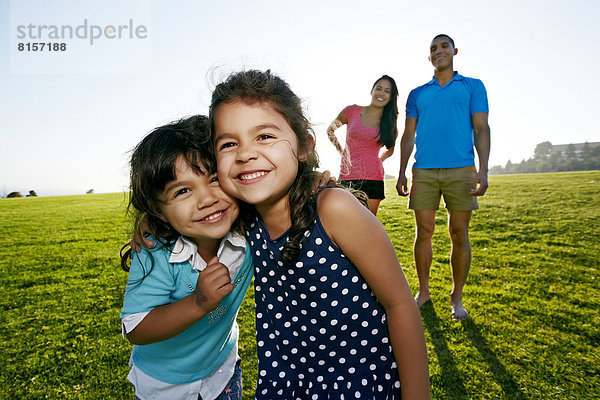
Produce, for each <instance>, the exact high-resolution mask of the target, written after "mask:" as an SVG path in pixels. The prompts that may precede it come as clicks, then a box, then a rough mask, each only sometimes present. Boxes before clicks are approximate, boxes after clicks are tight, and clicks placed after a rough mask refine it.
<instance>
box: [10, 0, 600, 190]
mask: <svg viewBox="0 0 600 400" xmlns="http://www.w3.org/2000/svg"><path fill="white" fill-rule="evenodd" d="M16 2H17V0H13V1H10V2H9V1H2V2H0V23H1V26H2V29H1V30H0V49H1V51H2V53H3V57H2V58H1V59H0V121H1V123H0V138H1V145H0V195H5V194H7V193H8V192H11V191H21V192H22V193H26V192H27V191H29V190H31V189H33V190H35V191H36V192H37V193H38V194H39V195H57V194H78V193H85V191H87V190H89V189H94V191H95V192H96V193H103V192H120V191H123V190H125V189H126V187H127V184H128V169H127V161H128V156H129V155H128V151H129V150H130V149H131V148H132V147H133V146H134V145H135V144H136V143H137V142H138V141H139V140H140V139H141V138H142V137H143V136H144V135H145V134H146V133H148V132H149V131H150V130H151V129H152V128H154V127H156V126H159V125H161V124H164V123H167V122H169V121H172V120H175V119H178V118H180V117H183V116H187V115H192V114H197V113H203V114H205V113H207V110H208V103H209V101H210V92H211V89H212V88H213V87H214V84H215V83H216V82H218V81H219V80H220V79H221V78H223V77H225V76H226V75H227V74H228V73H229V72H231V71H236V70H239V69H241V68H259V69H266V68H270V69H271V70H273V71H274V72H276V73H278V74H279V75H281V76H282V77H283V78H284V79H286V80H287V81H288V82H289V83H290V85H291V87H292V89H293V90H294V91H295V92H296V93H297V94H298V95H300V96H301V97H302V98H303V99H304V100H305V107H306V110H307V113H308V115H309V117H310V119H311V121H312V122H313V123H314V127H315V132H316V134H317V150H318V152H319V156H320V159H321V168H322V169H329V170H331V171H332V172H333V173H334V174H337V172H338V170H339V156H338V155H337V153H336V152H335V150H334V148H333V146H332V145H331V144H330V143H329V141H328V139H327V136H326V134H325V129H326V127H327V125H328V124H329V122H331V120H333V118H334V117H335V116H336V115H337V114H338V113H339V112H340V111H341V110H342V109H343V108H344V107H345V106H346V105H348V104H359V105H368V104H369V101H370V96H369V91H370V89H371V85H372V84H373V82H374V81H375V80H376V79H377V78H378V77H379V76H381V75H382V74H388V75H391V76H392V77H394V78H395V79H396V82H397V83H398V87H399V91H400V96H399V100H398V101H399V108H400V115H399V119H398V125H399V129H400V132H402V129H403V127H404V105H405V102H406V97H407V96H408V93H409V92H410V90H411V89H413V88H415V87H417V86H419V85H422V84H424V83H425V82H427V81H429V80H430V79H431V76H432V74H433V67H432V66H431V64H430V63H429V61H428V60H427V56H428V47H429V43H430V42H431V39H432V38H433V36H435V35H436V34H438V33H447V34H449V35H450V36H452V37H453V38H454V40H455V42H456V47H457V48H458V51H459V52H458V55H457V56H456V57H455V59H454V66H455V69H456V70H457V71H459V72H460V73H461V74H463V75H466V76H471V77H476V78H480V79H481V80H482V81H483V82H484V84H485V86H486V88H487V92H488V98H489V104H490V116H489V121H490V127H491V132H492V153H491V157H490V167H491V166H493V165H504V164H506V162H507V161H508V160H509V159H510V160H511V161H513V162H519V161H521V160H522V159H524V158H525V159H526V158H529V157H530V156H531V155H532V154H533V150H534V148H535V146H536V144H537V143H540V142H543V141H550V142H552V143H553V144H563V143H578V142H585V141H588V142H593V141H600V122H599V120H600V119H599V118H598V116H597V114H598V112H599V110H600V100H599V98H600V96H599V95H598V93H600V83H599V82H600V81H599V80H598V78H597V77H596V76H595V73H594V71H595V70H597V68H598V65H600V51H599V49H600V45H599V44H598V39H599V37H600V24H599V23H598V22H597V17H598V15H600V2H598V1H595V0H589V1H584V0H574V1H571V2H565V1H555V0H543V1H542V0H540V1H537V0H536V1H527V0H520V1H514V0H508V1H486V0H478V1H471V0H469V1H460V0H459V1H455V2H449V1H421V2H414V1H411V2H408V1H398V0H389V1H388V0H383V1H378V2H371V3H368V4H367V2H364V1H352V0H346V1H322V0H321V1H319V0H305V1H301V2H300V1H295V2H291V1H281V0H280V1H275V0H264V1H261V0H254V1H222V2H216V1H210V2H208V1H184V0H175V1H169V2H164V1H150V0H138V1H137V2H136V3H135V4H134V5H133V7H137V8H138V9H125V8H123V7H125V6H122V5H120V3H119V2H115V1H112V3H111V2H101V1H87V2H80V1H76V0H72V1H68V0H61V1H45V2H44V1H40V0H21V1H19V2H18V3H19V4H18V7H17V6H16V5H15V3H16ZM124 3H126V2H123V4H124ZM110 4H112V8H110V9H108V10H107V9H106V7H108V6H107V5H110ZM132 4H133V3H132ZM103 6H104V7H105V8H104V9H103ZM16 8H18V10H17V11H18V12H15V9H16ZM29 13H30V14H29ZM24 15H25V16H26V17H27V18H30V20H29V22H31V23H36V24H46V25H49V24H53V23H54V24H63V23H65V22H64V21H67V22H68V23H75V22H77V23H81V22H82V21H83V19H84V18H86V19H88V20H89V21H90V23H93V22H94V21H100V22H102V24H108V23H115V24H117V23H121V22H127V21H129V19H131V18H133V19H134V20H135V21H138V22H139V21H142V22H144V23H145V25H146V26H147V28H148V34H147V37H146V38H145V39H144V40H143V41H142V40H138V41H137V42H135V43H137V44H138V45H139V47H138V48H136V50H135V51H139V52H140V55H139V56H137V55H136V57H133V58H131V57H130V59H129V61H123V60H126V59H127V56H128V55H131V54H127V51H126V50H123V49H121V48H118V46H117V45H114V46H113V47H110V46H112V44H113V43H117V41H112V42H110V43H109V44H106V43H104V44H102V43H99V44H97V45H94V46H96V47H93V48H91V47H89V46H88V45H87V43H82V41H81V40H80V41H79V42H78V43H75V44H73V43H71V44H72V46H71V47H69V49H71V50H72V51H71V53H69V54H67V56H71V57H72V56H73V55H74V53H73V52H74V51H75V49H77V45H79V46H84V45H85V46H88V47H87V50H86V51H88V53H87V54H88V55H89V54H92V57H91V58H90V57H87V58H86V57H79V58H78V59H77V57H76V58H75V59H68V58H63V60H62V61H60V60H59V58H56V60H58V61H56V62H54V64H52V65H53V67H52V68H51V67H48V69H47V73H39V72H40V71H37V72H27V71H25V70H24V69H23V68H20V67H19V66H18V65H17V66H15V65H13V64H11V62H13V61H14V60H13V59H12V58H11V57H12V54H15V53H14V47H15V46H16V42H17V41H18V40H16V39H15V37H16V32H15V31H14V27H12V28H11V26H10V25H11V24H10V22H11V21H12V22H14V21H13V20H14V19H19V18H20V19H21V20H23V18H25V17H24ZM11 18H13V20H11ZM136 18H137V20H136ZM73 21H75V22H73ZM18 22H19V21H18ZM21 41H23V40H21ZM29 41H30V42H31V41H32V40H29ZM55 41H60V40H55ZM105 42H107V41H106V40H105ZM120 43H123V44H129V45H131V44H132V43H134V42H132V41H129V42H127V43H126V41H125V40H123V41H122V42H120ZM90 49H92V50H93V51H95V52H96V53H90V51H92V50H90ZM102 52H105V53H102ZM63 55H64V54H63ZM20 56H22V57H38V59H39V60H41V61H40V63H41V64H38V66H39V65H44V63H46V62H48V60H47V59H45V58H43V57H46V56H47V57H60V56H61V55H60V54H53V55H49V54H48V53H45V54H31V53H30V54H26V53H21V54H20ZM39 57H42V58H39ZM65 60H70V61H68V62H69V63H70V64H69V65H70V67H72V68H66V67H64V66H63V65H61V64H60V62H64V61H65ZM86 62H87V63H88V64H86V65H84V64H85V63H86ZM120 62H123V65H120V64H119V63H120ZM90 63H91V64H93V70H90V65H89V64H90ZM125 64H127V68H121V67H124V66H125ZM44 68H46V67H44ZM78 68H79V71H78ZM84 68H88V70H84ZM120 70H123V71H120ZM48 71H49V72H48ZM338 133H339V134H340V136H342V134H343V129H341V130H338ZM384 167H385V171H386V173H387V174H390V175H397V173H398V167H399V151H397V152H396V154H395V155H394V156H393V157H392V158H391V159H389V160H387V161H386V162H385V164H384Z"/></svg>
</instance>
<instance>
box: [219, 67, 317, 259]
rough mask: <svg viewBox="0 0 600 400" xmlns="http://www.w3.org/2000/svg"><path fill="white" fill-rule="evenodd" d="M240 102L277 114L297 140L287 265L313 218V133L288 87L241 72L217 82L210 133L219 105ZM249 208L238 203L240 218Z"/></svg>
mask: <svg viewBox="0 0 600 400" xmlns="http://www.w3.org/2000/svg"><path fill="white" fill-rule="evenodd" d="M234 101H241V102H243V103H245V104H249V105H252V104H256V103H259V104H267V105H269V106H271V107H272V108H273V110H275V111H276V112H278V113H279V114H280V115H281V116H282V117H283V118H285V120H286V121H287V123H288V124H289V126H290V127H291V128H292V130H293V131H294V133H295V134H296V137H297V139H298V151H299V159H298V174H297V175H296V179H295V180H294V182H293V183H292V186H291V187H290V189H289V204H290V216H291V220H292V226H291V228H290V235H289V241H288V242H287V243H286V244H285V245H284V247H283V250H282V251H281V259H282V261H283V262H286V263H291V262H292V261H293V260H295V259H296V258H297V257H298V254H299V252H300V243H301V241H302V239H303V238H304V232H305V231H306V229H308V228H309V227H310V226H311V225H312V223H313V222H314V220H315V218H316V209H317V208H316V198H315V196H313V193H312V185H313V182H314V180H315V177H316V176H317V172H316V171H315V168H317V167H318V166H319V159H318V156H317V153H316V152H315V150H314V138H315V134H314V131H313V129H312V126H311V124H310V122H309V121H308V119H307V118H306V116H305V115H304V112H303V111H302V104H301V103H302V102H301V100H300V98H299V97H298V96H296V94H294V92H293V91H292V89H291V88H290V86H289V85H288V84H287V83H286V82H285V81H284V80H283V79H281V78H280V77H278V76H277V75H275V74H273V73H271V71H270V70H267V71H265V72H263V71H257V70H249V71H241V72H237V73H233V74H231V75H230V76H229V77H228V78H227V79H226V80H225V81H223V82H221V83H219V84H218V85H217V86H216V87H215V90H214V91H213V94H212V100H211V103H210V112H209V115H210V117H209V118H210V126H211V130H212V131H213V132H214V127H215V125H214V121H215V119H214V118H215V113H216V112H217V110H218V108H219V106H220V105H221V104H226V103H231V102H234ZM248 210H253V207H250V206H249V205H247V204H246V205H244V204H240V211H241V215H242V218H247V217H249V218H247V219H246V221H245V222H246V223H249V222H250V221H249V219H250V218H253V216H254V215H255V212H247V211H248Z"/></svg>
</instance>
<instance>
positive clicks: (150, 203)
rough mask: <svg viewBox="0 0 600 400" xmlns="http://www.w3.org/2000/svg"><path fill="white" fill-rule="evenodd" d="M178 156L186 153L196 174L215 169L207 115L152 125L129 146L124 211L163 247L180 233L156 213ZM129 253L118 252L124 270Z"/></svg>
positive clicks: (127, 268)
mask: <svg viewBox="0 0 600 400" xmlns="http://www.w3.org/2000/svg"><path fill="white" fill-rule="evenodd" d="M180 156H183V157H185V160H186V161H187V163H188V164H189V165H190V166H191V168H192V169H193V170H194V171H195V172H196V173H198V174H213V173H215V172H216V170H217V163H216V160H215V153H214V147H213V142H212V139H211V136H210V132H209V129H208V118H207V117H206V116H204V115H196V116H193V117H189V118H184V119H181V120H179V121H176V122H173V123H170V124H167V125H164V126H161V127H158V128H156V129H154V130H153V131H152V132H150V133H149V134H148V135H147V136H146V137H145V138H144V139H142V141H141V142H140V143H138V145H137V146H135V148H134V149H133V150H132V154H131V161H130V163H129V164H130V167H131V171H130V192H129V204H128V206H127V214H128V215H129V216H130V217H131V218H132V220H133V229H134V232H139V230H140V229H139V228H140V224H141V223H142V221H144V224H145V225H147V228H148V229H149V231H150V233H151V234H152V235H153V236H154V237H155V238H156V240H158V241H159V243H157V244H156V245H163V246H165V247H170V246H172V245H173V244H175V241H176V240H177V237H178V236H179V233H177V231H175V229H173V227H172V226H171V225H170V224H169V223H167V222H165V221H163V220H162V219H161V218H160V217H159V213H160V200H159V195H160V193H161V192H162V191H163V190H164V188H165V185H166V184H167V183H168V182H170V181H173V180H175V179H176V176H175V166H176V162H177V159H178V158H179V157H180ZM129 253H130V251H127V252H125V253H123V254H121V267H122V268H123V269H124V270H126V271H128V270H129V267H128V266H127V257H128V256H129ZM151 269H152V268H150V270H151ZM148 273H149V271H148ZM146 275H147V273H146Z"/></svg>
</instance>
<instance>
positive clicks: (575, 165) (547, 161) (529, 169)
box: [490, 142, 600, 175]
mask: <svg viewBox="0 0 600 400" xmlns="http://www.w3.org/2000/svg"><path fill="white" fill-rule="evenodd" d="M597 169H600V142H596V143H588V142H585V143H576V144H573V143H570V144H568V145H564V144H562V145H556V146H554V145H552V143H550V142H542V143H539V144H538V145H537V146H535V150H534V152H533V157H531V158H530V159H528V160H525V159H523V160H522V161H521V162H520V163H512V162H511V161H510V160H508V162H507V163H506V165H505V166H504V167H502V166H500V165H495V166H493V167H492V168H490V174H492V175H495V174H527V173H536V172H561V171H588V170H597Z"/></svg>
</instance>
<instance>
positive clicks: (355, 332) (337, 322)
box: [247, 218, 401, 400]
mask: <svg viewBox="0 0 600 400" xmlns="http://www.w3.org/2000/svg"><path fill="white" fill-rule="evenodd" d="M247 233H248V240H249V241H250V245H251V248H252V251H253V255H254V265H255V275H254V285H255V301H256V330H257V333H256V337H257V349H258V369H259V373H258V382H257V388H256V399H260V400H263V399H278V400H279V399H377V400H381V399H400V398H401V395H400V380H399V378H398V371H397V366H396V362H395V359H394V354H393V352H392V347H391V343H390V340H389V335H388V328H387V322H386V315H385V312H384V310H383V308H382V306H381V305H380V304H379V303H378V301H377V299H376V298H375V295H374V294H373V293H372V292H371V290H370V289H369V287H368V286H367V284H366V282H365V280H364V279H363V278H362V276H361V275H360V273H359V272H358V271H357V269H356V268H355V267H354V265H353V264H352V263H351V262H350V261H349V260H348V259H347V258H346V256H345V255H344V254H343V253H342V252H341V250H340V249H339V248H337V247H336V246H335V245H334V244H333V243H332V242H331V240H330V239H329V237H328V236H327V234H326V233H325V231H324V229H323V226H322V225H321V222H320V220H319V219H318V218H317V219H316V221H315V223H314V224H313V226H312V228H311V229H310V230H308V231H306V232H305V234H304V236H305V238H304V240H303V242H302V249H301V251H300V256H299V257H298V260H297V261H296V262H295V264H294V265H284V264H283V263H282V262H281V261H279V254H280V251H281V249H282V248H283V245H284V244H285V243H286V241H287V237H288V233H287V232H286V233H284V234H283V235H282V236H281V237H279V238H277V239H273V240H272V239H271V238H270V237H269V233H268V232H267V229H266V228H265V227H264V225H263V223H262V221H261V220H260V218H257V219H256V221H255V222H254V223H253V224H251V226H250V229H249V231H248V232H247ZM365 251H367V249H365Z"/></svg>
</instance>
